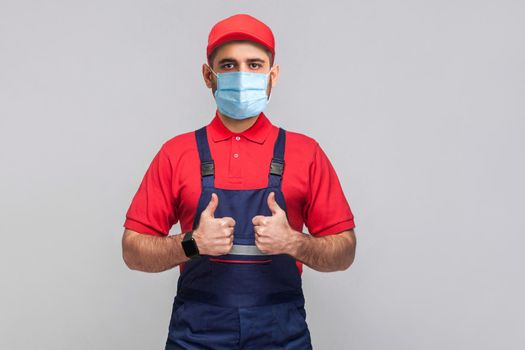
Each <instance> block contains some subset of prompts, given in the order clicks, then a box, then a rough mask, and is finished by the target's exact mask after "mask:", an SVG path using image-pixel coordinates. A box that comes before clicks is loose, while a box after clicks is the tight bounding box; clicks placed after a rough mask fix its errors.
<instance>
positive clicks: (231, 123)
mask: <svg viewBox="0 0 525 350" xmlns="http://www.w3.org/2000/svg"><path fill="white" fill-rule="evenodd" d="M217 112H218V115H219V118H220V119H221V120H222V123H223V124H224V126H226V128H228V130H230V131H231V132H235V133H241V132H243V131H244V130H247V129H249V128H250V127H251V126H252V125H253V124H255V122H256V121H257V118H258V117H259V116H258V115H257V116H255V117H249V118H245V119H233V118H230V117H227V116H225V115H224V114H222V113H221V112H219V111H217Z"/></svg>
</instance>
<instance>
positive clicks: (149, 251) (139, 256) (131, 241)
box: [122, 231, 189, 272]
mask: <svg viewBox="0 0 525 350" xmlns="http://www.w3.org/2000/svg"><path fill="white" fill-rule="evenodd" d="M183 237H184V236H183V234H175V235H171V236H166V237H158V236H151V235H147V234H140V233H137V232H134V231H131V232H130V231H127V232H125V234H124V237H123V239H122V252H123V258H124V261H125V262H126V265H127V266H128V267H129V268H130V269H132V270H138V271H144V272H162V271H166V270H169V269H171V268H173V267H175V266H177V265H179V264H180V263H182V262H185V261H187V260H189V258H188V257H187V256H186V254H184V250H183V249H182V245H181V241H182V238H183Z"/></svg>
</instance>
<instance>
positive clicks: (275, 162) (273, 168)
mask: <svg viewBox="0 0 525 350" xmlns="http://www.w3.org/2000/svg"><path fill="white" fill-rule="evenodd" d="M283 171H284V160H282V159H279V158H273V159H272V162H271V163H270V174H274V175H278V176H282V175H283Z"/></svg>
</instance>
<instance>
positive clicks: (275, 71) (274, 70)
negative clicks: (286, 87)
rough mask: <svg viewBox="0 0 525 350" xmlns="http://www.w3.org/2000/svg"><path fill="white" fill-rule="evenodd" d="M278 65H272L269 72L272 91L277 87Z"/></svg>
mask: <svg viewBox="0 0 525 350" xmlns="http://www.w3.org/2000/svg"><path fill="white" fill-rule="evenodd" d="M279 69H280V67H279V65H278V64H274V65H273V68H272V71H271V72H270V79H271V80H272V89H273V88H274V87H275V85H277V80H278V79H279Z"/></svg>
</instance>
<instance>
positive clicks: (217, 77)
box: [207, 64, 219, 93]
mask: <svg viewBox="0 0 525 350" xmlns="http://www.w3.org/2000/svg"><path fill="white" fill-rule="evenodd" d="M207 66H208V68H209V69H210V71H211V72H212V73H213V74H215V80H216V81H217V89H215V93H217V91H218V90H219V76H218V75H217V73H215V72H214V71H213V69H211V67H210V65H209V64H207Z"/></svg>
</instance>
